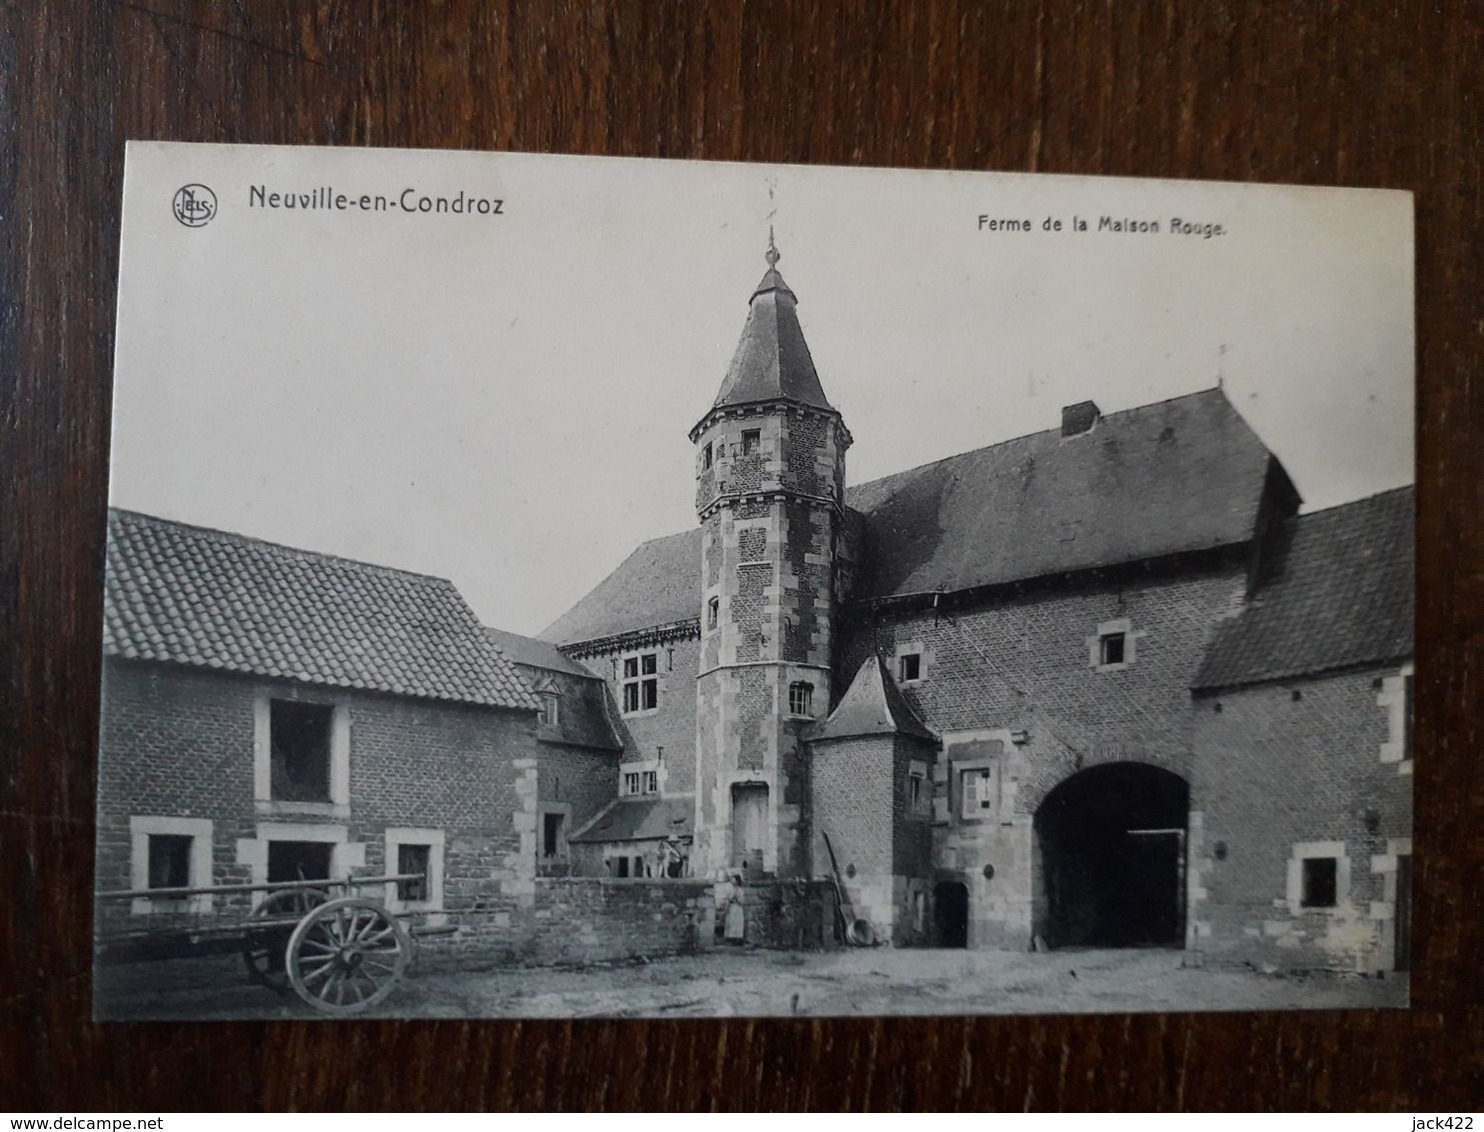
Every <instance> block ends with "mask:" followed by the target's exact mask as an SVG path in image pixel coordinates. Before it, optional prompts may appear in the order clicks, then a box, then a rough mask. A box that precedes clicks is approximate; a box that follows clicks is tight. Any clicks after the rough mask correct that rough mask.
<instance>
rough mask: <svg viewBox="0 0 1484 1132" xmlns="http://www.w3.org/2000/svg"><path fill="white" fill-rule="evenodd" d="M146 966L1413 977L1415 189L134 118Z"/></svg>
mask: <svg viewBox="0 0 1484 1132" xmlns="http://www.w3.org/2000/svg"><path fill="white" fill-rule="evenodd" d="M119 262H120V267H119V292H118V313H117V339H116V358H115V374H114V388H113V430H112V448H111V481H110V497H109V502H110V506H109V509H108V533H107V555H106V563H105V568H104V579H105V581H104V584H105V603H104V625H103V636H102V641H101V648H102V655H103V665H102V672H103V700H102V712H101V724H100V732H99V770H98V799H97V807H98V808H97V831H98V832H97V846H96V887H95V894H94V895H95V909H94V924H93V936H94V945H95V964H96V965H95V984H94V985H95V997H94V1010H95V1014H96V1016H97V1017H98V1018H99V1019H103V1020H113V1019H130V1020H133V1019H178V1020H186V1019H201V1020H222V1019H236V1018H246V1019H272V1018H306V1019H309V1018H321V1019H333V1018H339V1017H347V1016H352V1017H364V1016H373V1017H442V1018H483V1017H488V1018H581V1017H636V1018H671V1017H693V1016H703V1017H717V1016H723V1017H725V1016H797V1017H823V1016H839V1015H867V1016H869V1015H979V1014H1051V1013H1057V1014H1060V1013H1074V1014H1085V1013H1108V1012H1117V1013H1129V1012H1153V1011H1158V1012H1171V1011H1176V1012H1183V1011H1227V1010H1304V1009H1326V1010H1329V1009H1349V1008H1356V1009H1358V1008H1367V1009H1370V1008H1378V1007H1382V1008H1400V1007H1405V1006H1407V1004H1408V998H1409V987H1408V979H1409V976H1408V970H1409V966H1410V958H1411V947H1410V940H1411V910H1412V904H1413V884H1412V877H1413V868H1412V837H1413V829H1412V784H1413V779H1412V770H1413V761H1414V751H1413V733H1412V717H1413V709H1412V704H1413V606H1414V533H1413V530H1414V524H1413V516H1414V510H1415V504H1414V491H1413V482H1414V466H1415V459H1414V430H1413V422H1414V411H1415V410H1414V391H1415V380H1416V379H1415V361H1414V306H1415V304H1414V249H1413V203H1412V197H1411V195H1410V194H1409V193H1405V192H1398V191H1389V190H1374V189H1347V188H1322V187H1296V186H1275V185H1252V184H1234V183H1218V182H1191V181H1167V180H1137V179H1116V178H1097V177H1074V176H1038V175H1032V174H1010V173H1006V174H997V173H968V172H932V171H909V170H886V169H870V168H843V167H825V166H809V167H805V166H790V165H763V164H757V165H749V164H729V163H719V162H693V161H660V160H648V159H624V158H588V157H561V156H543V155H533V154H517V153H476V152H446V151H433V150H423V151H417V150H377V149H348V148H347V149H314V148H295V147H269V146H225V145H192V144H181V143H165V142H131V143H130V144H129V146H128V151H127V158H126V164H125V174H124V205H123V221H122V248H121V254H120V261H119Z"/></svg>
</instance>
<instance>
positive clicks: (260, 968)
mask: <svg viewBox="0 0 1484 1132" xmlns="http://www.w3.org/2000/svg"><path fill="white" fill-rule="evenodd" d="M329 898H330V897H329V895H328V894H327V893H325V892H322V891H321V890H320V889H317V888H286V889H282V890H280V891H278V892H270V893H269V894H268V895H267V897H265V898H264V899H263V901H262V902H261V903H259V904H258V905H257V907H255V908H254V909H253V910H252V912H251V913H249V914H248V921H249V923H248V927H247V933H246V934H245V935H244V936H243V939H242V962H243V965H244V966H246V967H247V977H248V978H249V979H251V980H252V981H253V982H255V983H257V984H258V985H259V986H264V987H267V988H268V989H269V990H273V991H277V992H278V993H279V994H288V991H289V975H288V972H287V971H285V970H284V967H283V957H284V949H285V945H286V944H287V943H288V938H289V936H290V935H292V934H293V930H294V929H293V926H290V925H285V924H275V925H274V926H272V927H268V928H254V927H253V926H252V923H251V921H253V920H266V919H274V920H282V919H286V918H289V917H293V918H295V919H302V918H303V916H304V914H305V913H306V912H308V911H310V910H311V909H313V908H318V907H319V906H320V905H321V904H323V903H324V902H325V901H326V900H328V899H329Z"/></svg>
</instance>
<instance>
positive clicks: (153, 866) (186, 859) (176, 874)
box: [147, 833, 196, 888]
mask: <svg viewBox="0 0 1484 1132" xmlns="http://www.w3.org/2000/svg"><path fill="white" fill-rule="evenodd" d="M147 836H148V838H149V865H148V869H149V887H150V888H188V887H190V883H191V848H192V846H193V844H194V843H195V840H196V839H195V838H194V837H192V836H190V835H189V834H185V833H151V834H148V835H147Z"/></svg>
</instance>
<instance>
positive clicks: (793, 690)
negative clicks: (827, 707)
mask: <svg viewBox="0 0 1484 1132" xmlns="http://www.w3.org/2000/svg"><path fill="white" fill-rule="evenodd" d="M813 707H814V685H813V684H809V683H805V682H804V681H802V680H800V681H799V682H798V683H796V684H790V685H789V686H788V714H789V715H808V716H813V714H814V711H813Z"/></svg>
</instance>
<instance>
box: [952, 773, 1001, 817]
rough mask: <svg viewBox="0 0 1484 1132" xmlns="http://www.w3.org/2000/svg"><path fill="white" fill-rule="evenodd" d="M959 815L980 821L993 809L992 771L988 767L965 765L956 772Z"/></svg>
mask: <svg viewBox="0 0 1484 1132" xmlns="http://www.w3.org/2000/svg"><path fill="white" fill-rule="evenodd" d="M958 785H959V790H958V798H959V816H960V817H961V818H963V819H965V820H966V821H980V820H983V819H984V818H987V817H989V816H990V812H991V811H992V810H993V809H994V772H993V771H992V770H991V769H990V768H989V767H967V768H965V769H963V770H961V771H959V774H958Z"/></svg>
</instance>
